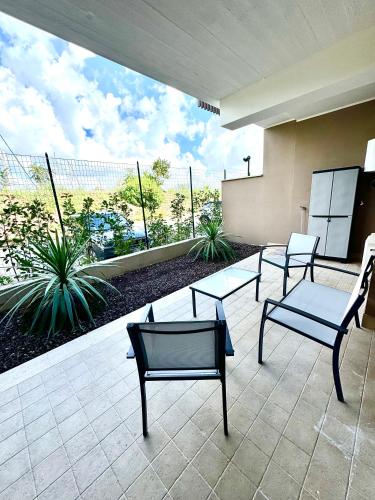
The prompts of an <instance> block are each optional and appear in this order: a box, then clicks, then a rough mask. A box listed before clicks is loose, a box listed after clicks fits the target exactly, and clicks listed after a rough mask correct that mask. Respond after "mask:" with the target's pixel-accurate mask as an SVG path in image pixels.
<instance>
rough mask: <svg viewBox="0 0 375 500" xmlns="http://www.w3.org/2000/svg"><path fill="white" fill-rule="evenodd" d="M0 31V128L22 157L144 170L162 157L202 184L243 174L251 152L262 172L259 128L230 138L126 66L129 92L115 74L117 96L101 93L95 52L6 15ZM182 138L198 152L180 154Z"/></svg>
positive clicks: (188, 103) (187, 102)
mask: <svg viewBox="0 0 375 500" xmlns="http://www.w3.org/2000/svg"><path fill="white" fill-rule="evenodd" d="M0 29H1V31H2V32H3V33H4V34H5V36H6V38H5V40H6V41H1V39H0V62H1V66H0V114H1V122H0V127H1V132H2V134H3V135H4V137H5V138H6V139H7V141H8V142H9V144H10V145H11V147H12V149H13V150H14V151H16V152H17V153H24V154H43V153H44V152H45V151H48V152H49V153H51V154H52V155H53V154H55V155H56V156H61V157H70V158H81V159H88V160H101V161H121V162H125V163H135V161H136V160H139V161H140V162H141V164H150V163H151V162H152V161H153V160H154V159H155V158H157V157H163V158H166V159H167V160H169V161H171V163H172V165H173V166H175V167H186V166H188V165H191V166H192V167H193V168H194V169H195V170H196V171H197V172H199V174H200V177H201V179H202V181H203V180H204V178H205V177H204V176H205V173H206V172H207V171H222V169H223V168H227V170H228V171H229V170H230V169H231V168H234V167H241V166H242V167H243V169H244V171H245V167H244V164H243V162H242V157H243V156H244V155H247V154H251V155H252V158H253V159H252V167H253V168H252V170H253V171H254V173H255V172H258V173H260V172H261V166H262V158H261V157H262V134H261V133H260V129H259V128H258V127H255V128H254V127H246V128H245V129H241V130H239V131H236V132H232V131H227V130H224V129H222V128H220V126H219V118H218V117H217V116H213V115H212V116H210V117H209V118H208V120H207V121H204V120H199V119H197V117H196V115H197V113H195V115H194V106H195V102H194V100H193V99H192V98H190V97H188V96H186V95H184V94H182V93H181V92H179V91H177V90H175V89H173V88H171V87H167V86H165V85H162V84H159V83H155V85H154V86H153V89H152V90H153V93H154V95H147V92H146V91H145V90H143V89H144V88H145V87H144V80H143V79H142V77H141V76H140V75H136V74H134V73H133V72H129V70H127V69H125V68H124V69H121V72H122V73H121V74H122V75H124V76H125V77H127V76H129V78H130V80H129V81H131V86H130V85H128V86H127V84H126V78H125V79H124V80H121V81H119V78H118V75H117V74H116V76H114V77H113V79H112V86H113V87H114V88H113V90H112V92H113V93H112V92H110V91H106V92H104V91H103V90H102V89H101V87H100V85H99V83H98V81H97V80H95V79H94V78H93V77H92V78H90V79H89V78H87V77H86V76H85V72H84V68H85V64H86V63H87V62H88V61H89V60H90V59H91V58H93V57H96V56H95V54H93V53H91V52H89V51H87V50H85V49H83V48H81V47H77V46H75V45H73V44H67V43H65V42H62V41H60V42H59V43H57V39H56V38H55V37H54V36H52V35H50V34H48V33H45V32H43V31H41V30H38V29H36V28H34V27H31V26H28V25H27V24H25V23H22V22H20V21H17V20H15V19H13V18H10V17H8V16H6V15H4V14H0ZM116 71H117V72H118V71H119V70H118V67H117V66H116ZM108 79H109V80H110V75H108ZM113 82H115V83H113ZM116 82H118V85H116ZM124 82H125V83H124ZM114 93H116V94H117V95H114ZM148 93H150V92H148ZM85 130H86V131H85ZM88 131H89V132H88ZM181 137H183V138H185V140H186V141H198V144H199V145H198V147H196V142H193V144H195V147H196V149H195V150H192V151H191V152H184V151H182V149H181V144H182V143H181ZM185 149H186V147H185Z"/></svg>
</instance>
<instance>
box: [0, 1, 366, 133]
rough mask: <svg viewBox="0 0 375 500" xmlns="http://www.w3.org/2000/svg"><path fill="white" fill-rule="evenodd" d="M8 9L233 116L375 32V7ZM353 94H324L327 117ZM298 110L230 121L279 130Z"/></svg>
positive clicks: (239, 4) (132, 4)
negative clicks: (271, 85) (335, 49)
mask: <svg viewBox="0 0 375 500" xmlns="http://www.w3.org/2000/svg"><path fill="white" fill-rule="evenodd" d="M0 10H2V11H4V12H6V13H8V14H10V15H12V16H14V17H17V18H19V19H21V20H23V21H26V22H28V23H30V24H33V25H35V26H37V27H39V28H42V29H43V30H46V31H49V32H51V33H53V34H55V35H57V36H59V37H61V38H63V39H65V40H69V41H71V42H74V43H76V44H78V45H81V46H83V47H86V48H87V49H89V50H91V51H93V52H95V53H97V54H99V55H102V56H104V57H106V58H108V59H111V60H113V61H116V62H118V63H120V64H123V65H124V66H126V67H129V68H131V69H133V70H135V71H138V72H140V73H142V74H145V75H148V76H150V77H152V78H154V79H156V80H159V81H161V82H164V83H166V84H168V85H171V86H173V87H176V88H178V89H179V90H182V91H183V92H186V93H187V94H190V95H192V96H195V97H197V98H200V99H203V100H204V101H207V102H209V103H211V104H213V105H214V106H220V107H221V109H222V111H224V113H223V114H224V117H225V115H226V114H227V116H228V113H225V109H224V108H225V107H226V106H228V104H227V103H228V102H229V103H230V102H232V103H233V102H234V101H233V100H232V101H231V98H232V96H236V95H238V94H239V93H242V94H243V92H244V89H246V88H249V89H250V88H251V87H252V86H253V85H258V86H259V83H262V81H267V80H268V79H270V78H273V77H274V75H277V74H278V73H279V72H283V71H285V69H286V68H289V67H293V66H294V65H296V64H298V63H301V62H302V61H304V60H307V59H309V58H310V57H312V56H313V55H314V54H319V53H320V52H321V51H324V50H325V49H327V48H329V47H331V46H334V45H335V44H337V43H339V42H341V41H343V40H345V39H346V38H348V37H350V36H352V35H355V34H357V33H360V32H361V31H363V30H366V29H367V28H371V27H372V26H373V25H375V0H105V1H104V0H32V1H31V0H0ZM373 49H375V46H374V47H373ZM373 52H374V51H373ZM330 83H331V84H332V82H330ZM293 84H294V82H293V81H291V85H293ZM369 84H370V82H369V81H366V82H364V87H366V89H365V90H364V93H363V95H366V98H368V92H369ZM355 89H356V91H355V92H354V94H355V96H356V99H359V100H361V99H363V98H364V97H363V96H362V95H361V92H360V90H359V88H358V86H357V87H355ZM352 90H353V88H347V87H345V89H344V92H341V94H345V95H346V97H345V98H344V97H343V98H342V99H341V100H340V99H337V95H336V94H335V95H333V96H331V97H333V98H334V99H333V100H332V103H330V102H329V98H328V97H327V96H326V95H324V98H320V100H319V102H320V104H319V105H317V107H316V110H317V112H319V113H320V112H324V111H327V110H328V109H329V108H330V106H331V104H332V106H333V105H334V102H333V101H335V103H336V104H337V102H338V101H340V103H341V104H340V106H343V105H348V104H350V102H349V101H350V99H352V97H350V95H352V96H353V93H352V94H350V92H351V91H352ZM327 99H328V101H327ZM324 100H325V104H324V103H323V102H322V101H324ZM313 104H314V101H313V100H312V101H311V100H309V102H307V106H308V113H309V114H312V113H314V109H313V108H314V106H313ZM332 106H331V108H332ZM334 107H337V106H334ZM297 108H298V113H297V114H298V116H297V114H296V113H294V112H293V113H289V115H288V113H286V115H288V116H286V115H285V110H280V109H279V108H278V109H277V110H275V112H274V113H273V112H272V110H270V109H267V110H265V111H267V112H266V113H265V115H264V116H266V119H265V117H264V116H259V115H258V117H255V113H252V110H251V109H250V111H249V110H247V111H246V113H247V115H246V116H245V114H244V113H243V116H241V111H238V112H237V115H238V116H237V115H235V114H233V107H230V113H229V115H230V119H226V118H223V119H222V124H223V125H224V126H227V127H228V128H237V127H238V126H242V125H245V124H247V123H254V122H255V123H261V124H263V125H266V126H270V125H273V124H274V123H277V122H278V121H280V117H281V116H282V117H284V118H285V119H286V120H289V119H294V118H298V117H299V118H301V117H303V116H304V114H306V113H305V112H304V110H303V106H302V104H301V105H299V106H298V105H295V108H294V109H296V110H297ZM284 121H285V120H284Z"/></svg>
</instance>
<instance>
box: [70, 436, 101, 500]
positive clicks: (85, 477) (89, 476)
mask: <svg viewBox="0 0 375 500" xmlns="http://www.w3.org/2000/svg"><path fill="white" fill-rule="evenodd" d="M108 467H109V462H108V460H107V458H106V456H105V455H104V452H103V450H102V449H101V447H100V445H97V446H95V448H93V449H92V450H91V451H89V452H88V453H86V455H84V456H83V457H81V458H80V459H79V460H78V461H77V462H76V463H75V464H74V465H73V467H72V470H73V474H74V477H75V480H76V483H77V486H78V489H79V491H80V493H82V492H83V491H84V490H85V489H86V488H88V486H90V484H91V483H93V482H94V481H95V480H96V479H97V478H98V477H99V476H100V475H101V474H102V473H103V472H104V471H105V470H106V469H108Z"/></svg>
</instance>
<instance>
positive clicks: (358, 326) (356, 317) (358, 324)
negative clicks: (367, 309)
mask: <svg viewBox="0 0 375 500" xmlns="http://www.w3.org/2000/svg"><path fill="white" fill-rule="evenodd" d="M354 319H355V326H356V327H357V328H361V322H360V320H359V314H358V311H357V312H356V313H355V315H354Z"/></svg>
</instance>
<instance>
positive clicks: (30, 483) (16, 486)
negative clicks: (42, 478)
mask: <svg viewBox="0 0 375 500" xmlns="http://www.w3.org/2000/svg"><path fill="white" fill-rule="evenodd" d="M35 495H36V490H35V484H34V477H33V474H32V472H31V471H30V472H27V473H26V474H25V475H24V476H22V477H20V478H19V479H18V480H17V481H16V482H15V483H13V484H12V485H11V486H9V487H8V488H7V489H6V490H4V491H3V492H2V493H0V500H32V499H33V498H35Z"/></svg>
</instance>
